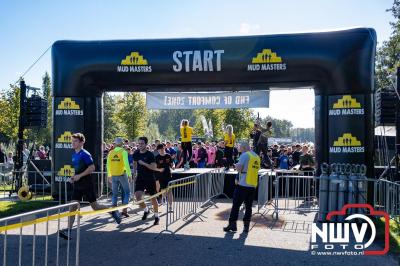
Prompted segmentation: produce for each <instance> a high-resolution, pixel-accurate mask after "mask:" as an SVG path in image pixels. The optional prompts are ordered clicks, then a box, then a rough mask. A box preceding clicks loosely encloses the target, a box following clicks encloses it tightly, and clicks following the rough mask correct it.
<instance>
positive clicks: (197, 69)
mask: <svg viewBox="0 0 400 266" xmlns="http://www.w3.org/2000/svg"><path fill="white" fill-rule="evenodd" d="M375 48H376V33H375V31H374V30H373V29H369V28H357V29H349V30H344V31H332V32H321V33H303V34H280V35H267V36H246V37H221V38H191V39H163V40H132V41H131V40H122V41H119V40H117V41H57V42H55V43H54V45H53V47H52V67H53V96H54V105H53V106H54V111H53V118H54V120H53V121H54V133H53V134H54V135H53V145H52V149H53V150H52V151H53V153H52V154H53V166H52V167H53V170H54V171H57V173H58V174H56V176H55V179H56V180H55V181H62V179H63V176H66V175H67V176H68V175H71V173H72V168H71V153H72V150H71V149H70V144H69V143H70V137H71V133H73V132H83V133H84V134H85V136H86V138H87V141H86V149H87V150H89V151H90V152H91V153H92V154H93V157H94V160H95V164H96V169H102V151H101V146H102V134H103V133H102V132H103V103H102V94H103V92H105V91H151V90H156V91H199V90H204V91H207V90H215V88H218V90H221V91H223V90H230V91H231V90H232V88H235V87H238V88H239V87H247V88H252V90H257V89H260V88H262V89H263V90H265V88H268V87H299V86H312V87H314V90H315V134H316V147H317V149H316V160H317V163H319V164H320V163H322V162H327V163H334V162H343V163H359V164H361V163H362V164H366V165H367V167H368V173H367V174H368V177H373V153H374V147H373V132H374V130H373V125H374V123H373V105H372V104H373V91H374V86H373V84H374V57H375ZM299 104H302V103H299ZM53 183H54V182H53Z"/></svg>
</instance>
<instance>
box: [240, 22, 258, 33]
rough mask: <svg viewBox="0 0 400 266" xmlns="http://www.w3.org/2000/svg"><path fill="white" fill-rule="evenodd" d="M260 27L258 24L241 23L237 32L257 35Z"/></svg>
mask: <svg viewBox="0 0 400 266" xmlns="http://www.w3.org/2000/svg"><path fill="white" fill-rule="evenodd" d="M260 28H261V27H260V25H258V24H249V23H246V22H243V23H241V24H240V29H239V32H240V34H250V33H257V32H258V31H259V30H260Z"/></svg>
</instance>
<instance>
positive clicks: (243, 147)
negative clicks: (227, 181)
mask: <svg viewBox="0 0 400 266" xmlns="http://www.w3.org/2000/svg"><path fill="white" fill-rule="evenodd" d="M240 152H241V153H242V155H240V157H239V162H238V163H237V164H236V165H235V167H236V170H237V171H238V173H239V174H238V178H237V179H236V180H235V184H236V188H235V191H234V193H233V204H232V209H231V214H230V216H229V225H228V226H227V227H224V231H225V232H236V231H237V226H236V221H237V219H238V215H239V208H240V206H241V205H242V204H243V202H244V203H245V207H246V211H245V214H244V217H243V223H244V227H243V233H248V232H249V227H250V218H251V208H252V205H253V198H254V192H255V190H256V187H257V184H258V170H260V157H259V156H258V155H257V154H256V153H255V152H254V151H252V150H251V149H250V145H249V143H248V142H242V143H240Z"/></svg>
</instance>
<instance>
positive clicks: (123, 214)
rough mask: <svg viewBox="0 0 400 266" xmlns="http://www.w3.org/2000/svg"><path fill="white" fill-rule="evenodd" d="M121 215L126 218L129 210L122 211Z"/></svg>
mask: <svg viewBox="0 0 400 266" xmlns="http://www.w3.org/2000/svg"><path fill="white" fill-rule="evenodd" d="M121 216H124V217H125V218H128V217H129V214H128V212H121Z"/></svg>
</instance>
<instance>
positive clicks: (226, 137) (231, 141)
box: [224, 133, 235, 148]
mask: <svg viewBox="0 0 400 266" xmlns="http://www.w3.org/2000/svg"><path fill="white" fill-rule="evenodd" d="M224 142H225V147H230V148H233V145H234V144H235V134H233V133H232V136H229V134H228V133H225V134H224Z"/></svg>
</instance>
